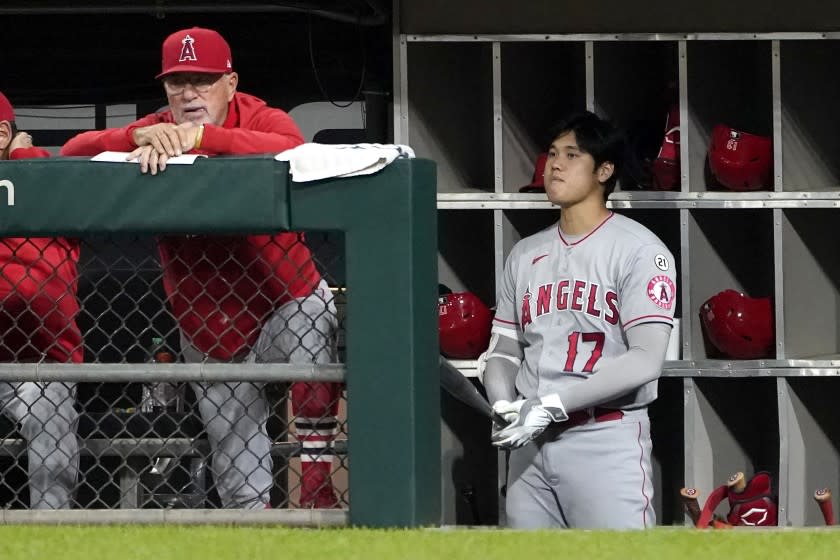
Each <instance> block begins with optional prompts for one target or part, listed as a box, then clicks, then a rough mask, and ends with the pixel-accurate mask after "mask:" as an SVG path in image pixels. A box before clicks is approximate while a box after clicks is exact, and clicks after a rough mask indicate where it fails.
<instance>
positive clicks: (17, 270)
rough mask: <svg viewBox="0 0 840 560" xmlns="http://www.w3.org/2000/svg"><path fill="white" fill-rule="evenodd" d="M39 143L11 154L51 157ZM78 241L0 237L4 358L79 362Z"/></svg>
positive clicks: (1, 357) (15, 156)
mask: <svg viewBox="0 0 840 560" xmlns="http://www.w3.org/2000/svg"><path fill="white" fill-rule="evenodd" d="M49 156H50V154H49V152H47V151H46V150H43V149H41V148H36V147H32V148H18V149H16V150H12V152H11V153H10V154H9V159H31V158H44V157H49ZM78 261H79V242H78V241H76V240H70V239H65V238H61V237H56V238H52V237H28V238H27V237H7V238H4V239H2V240H0V310H2V311H0V338H2V342H0V360H3V361H33V360H40V359H41V358H42V357H43V356H46V358H47V359H48V360H52V361H56V362H75V363H81V362H82V359H83V357H84V350H83V348H82V334H81V332H80V331H79V328H78V326H76V315H78V313H79V303H78V300H77V299H76V291H77V288H78V273H77V271H76V263H77V262H78Z"/></svg>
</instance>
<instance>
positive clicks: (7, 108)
mask: <svg viewBox="0 0 840 560" xmlns="http://www.w3.org/2000/svg"><path fill="white" fill-rule="evenodd" d="M13 120H15V110H14V109H13V108H12V104H11V103H9V100H8V99H6V96H5V95H3V92H2V91H0V121H10V122H11V121H13Z"/></svg>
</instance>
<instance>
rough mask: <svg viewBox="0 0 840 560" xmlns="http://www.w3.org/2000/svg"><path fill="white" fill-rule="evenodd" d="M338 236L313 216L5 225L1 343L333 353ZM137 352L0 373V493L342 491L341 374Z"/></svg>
mask: <svg viewBox="0 0 840 560" xmlns="http://www.w3.org/2000/svg"><path fill="white" fill-rule="evenodd" d="M343 245H344V242H343V235H341V234H333V233H331V234H325V233H319V232H308V233H307V234H306V236H305V238H304V237H303V236H302V235H300V234H296V233H288V232H286V233H279V234H276V235H252V236H228V237H219V236H180V237H157V238H151V237H136V236H134V237H132V236H118V237H113V236H112V237H107V238H105V237H97V238H85V239H82V240H71V239H57V238H50V239H5V240H3V243H2V245H0V296H1V297H2V300H0V361H4V362H20V363H23V362H39V363H52V362H58V363H66V362H76V363H81V364H138V365H140V364H149V365H151V364H152V363H154V364H155V365H156V366H157V365H159V364H168V363H181V362H183V363H202V364H226V363H231V364H234V365H233V366H232V367H231V368H230V369H231V371H232V372H234V371H235V370H236V368H237V367H239V368H243V366H244V365H247V364H266V363H292V364H326V363H334V362H339V361H343V355H342V346H343V344H342V340H343V312H342V310H343V307H344V305H343V303H344V301H345V295H346V293H345V291H344V289H343V286H344V262H343V261H344V247H343ZM79 368H80V369H79V371H82V372H84V365H81V366H79ZM138 369H140V370H141V371H140V374H139V376H138V377H137V378H136V379H134V380H133V382H130V383H114V382H91V381H86V382H80V383H66V382H59V381H50V382H36V381H34V380H33V381H25V382H13V383H10V382H0V409H2V412H3V413H4V414H3V416H4V417H3V419H2V420H0V504H3V505H4V506H5V507H7V508H13V509H20V508H29V507H32V508H39V509H54V508H65V507H73V508H93V509H102V508H245V509H261V508H265V507H268V506H271V507H275V508H276V507H284V508H285V507H290V508H298V507H300V508H340V507H346V506H347V504H348V500H349V496H348V494H347V483H346V480H347V476H346V475H347V468H348V465H347V461H346V438H347V425H346V422H345V421H344V420H343V418H344V417H345V415H344V396H343V386H342V384H340V383H337V382H320V381H307V382H267V383H265V382H251V381H249V380H247V379H246V378H241V377H240V380H238V381H229V382H221V381H212V382H209V381H204V382H202V381H192V382H173V381H163V382H152V381H149V380H145V381H144V379H143V378H142V368H138ZM233 378H234V379H236V378H237V377H236V376H235V375H234V376H233Z"/></svg>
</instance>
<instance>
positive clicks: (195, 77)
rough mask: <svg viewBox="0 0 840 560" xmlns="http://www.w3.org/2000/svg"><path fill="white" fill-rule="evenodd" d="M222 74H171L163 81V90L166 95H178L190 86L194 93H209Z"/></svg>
mask: <svg viewBox="0 0 840 560" xmlns="http://www.w3.org/2000/svg"><path fill="white" fill-rule="evenodd" d="M223 76H224V74H173V75H171V76H167V77H165V78H164V79H163V89H165V90H166V93H167V94H168V95H180V94H182V93H184V90H185V89H187V86H188V85H190V86H192V88H193V89H194V90H195V92H196V93H199V94H204V93H207V92H208V91H210V88H212V87H213V86H214V85H215V84H216V82H218V81H219V80H221V79H222V77H223Z"/></svg>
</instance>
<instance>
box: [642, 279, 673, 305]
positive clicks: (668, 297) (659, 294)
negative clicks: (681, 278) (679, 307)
mask: <svg viewBox="0 0 840 560" xmlns="http://www.w3.org/2000/svg"><path fill="white" fill-rule="evenodd" d="M676 291H677V290H676V287H675V286H674V281H673V280H671V279H670V278H669V277H668V276H665V275H664V274H661V275H659V276H654V277H653V278H651V280H650V282H648V285H647V294H648V297H649V298H650V301H652V302H653V303H655V304H656V305H657V306H658V307H660V308H661V309H671V307H672V306H673V305H674V296H675V294H676Z"/></svg>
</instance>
